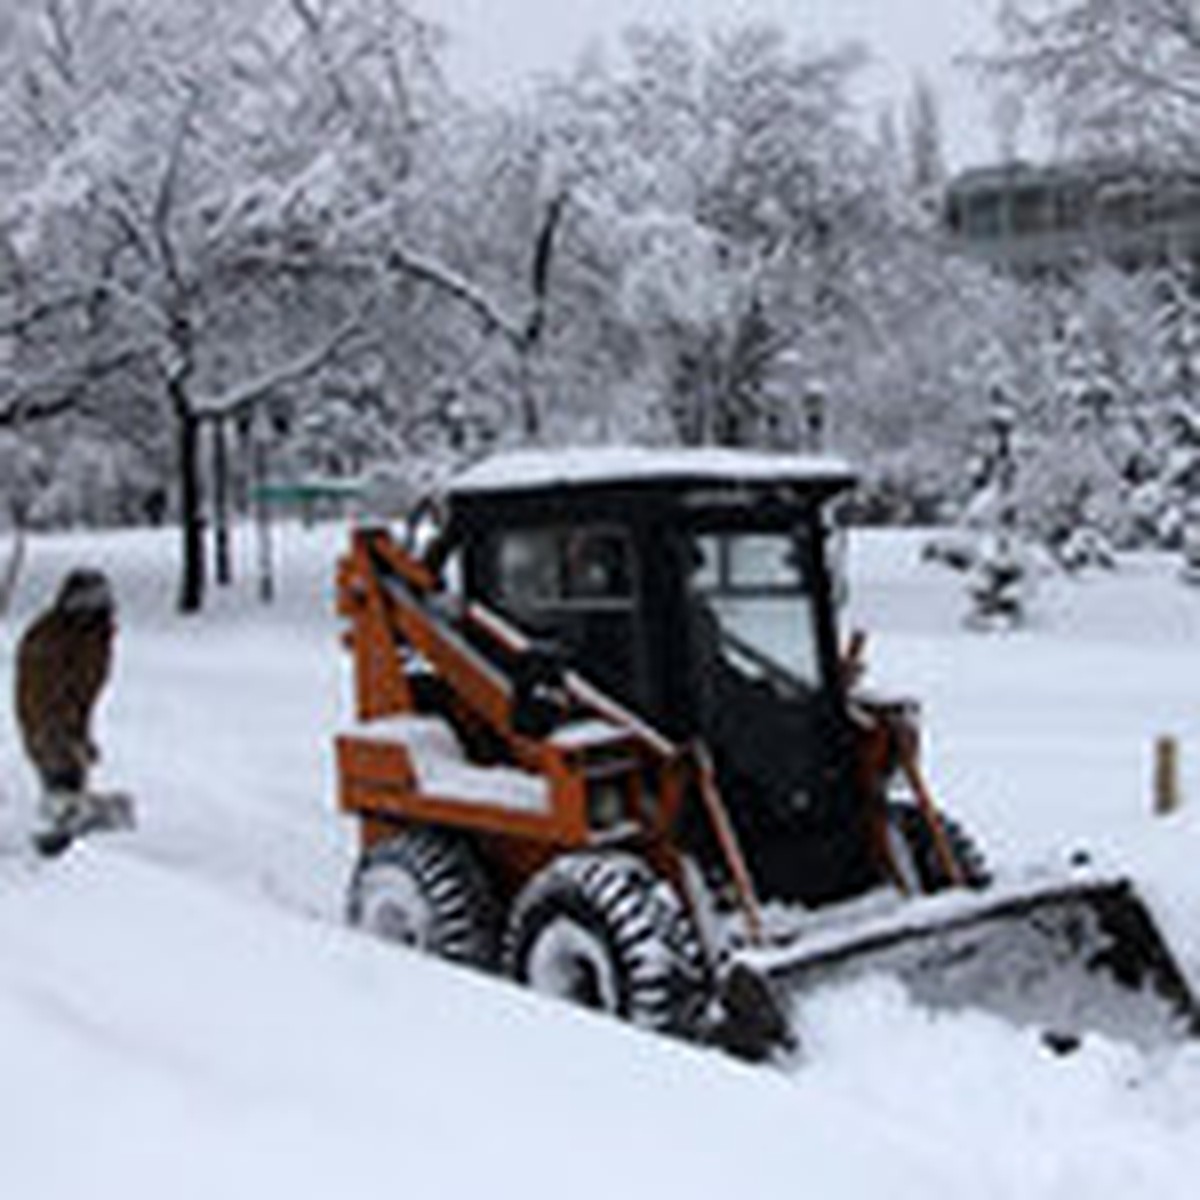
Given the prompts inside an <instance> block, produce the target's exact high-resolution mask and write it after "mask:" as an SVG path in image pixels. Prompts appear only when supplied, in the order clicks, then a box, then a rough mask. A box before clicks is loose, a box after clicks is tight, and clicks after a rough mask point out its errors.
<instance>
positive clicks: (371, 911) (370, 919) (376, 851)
mask: <svg viewBox="0 0 1200 1200" xmlns="http://www.w3.org/2000/svg"><path fill="white" fill-rule="evenodd" d="M348 909H349V917H350V922H351V924H353V925H355V926H357V927H359V928H361V929H364V930H366V931H367V932H368V933H372V934H374V935H375V936H377V937H380V938H383V939H384V940H385V941H390V942H396V943H398V944H400V945H404V946H409V947H411V948H413V949H416V950H423V951H425V952H427V953H430V954H434V955H437V956H438V957H439V958H445V959H449V960H450V961H451V962H458V963H465V964H467V965H469V966H475V967H484V968H492V967H494V966H495V965H496V961H497V959H498V957H499V953H498V951H499V945H498V943H499V936H498V932H497V921H496V919H495V912H496V906H495V900H494V897H493V894H492V889H491V886H490V883H489V881H488V879H487V876H486V875H485V873H484V870H483V868H482V866H481V865H480V863H479V861H478V859H477V857H476V855H475V854H474V852H473V851H472V849H471V846H470V845H469V844H468V843H467V842H466V841H464V840H463V839H462V838H458V837H455V836H454V835H453V834H450V833H446V832H444V831H442V830H440V829H431V828H426V827H422V826H415V827H413V828H410V829H405V830H402V831H401V832H399V833H397V834H396V836H395V837H392V838H389V839H388V840H387V841H385V842H380V843H379V844H378V845H376V846H373V847H371V849H370V850H368V851H366V852H365V853H364V854H363V856H362V859H361V860H360V861H359V864H358V867H357V869H356V870H355V872H354V877H353V879H352V880H351V884H350V898H349V905H348Z"/></svg>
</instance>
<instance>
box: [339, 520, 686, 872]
mask: <svg viewBox="0 0 1200 1200" xmlns="http://www.w3.org/2000/svg"><path fill="white" fill-rule="evenodd" d="M338 611H339V614H340V615H341V616H342V617H343V618H345V619H346V620H347V621H348V622H349V627H348V629H347V631H346V633H345V635H344V641H345V644H346V646H347V648H348V649H349V650H350V652H351V655H352V657H353V664H354V680H355V707H356V712H357V717H358V719H359V721H360V722H361V723H362V728H361V730H356V731H354V732H349V733H345V734H343V735H342V736H340V737H339V738H338V739H337V748H336V753H337V767H338V781H339V799H340V804H341V807H342V809H343V810H344V811H346V812H348V813H352V814H354V815H356V816H357V817H358V818H359V819H360V832H361V839H362V842H363V844H364V846H369V845H372V844H374V843H376V842H378V841H380V840H382V839H384V838H387V837H389V836H392V835H393V834H394V832H395V830H396V828H397V826H398V825H403V824H406V823H410V822H420V823H432V824H440V825H445V826H450V827H452V828H456V829H464V830H469V831H471V832H472V834H474V835H476V836H477V837H478V839H479V841H480V844H481V845H482V846H483V847H484V849H485V851H486V854H487V857H488V858H489V860H490V861H491V862H492V864H493V866H494V867H495V869H496V870H497V872H498V873H499V874H500V875H501V876H502V877H503V878H504V879H506V880H507V881H508V882H509V884H510V886H512V887H517V886H519V885H520V884H521V883H522V882H524V880H525V878H527V877H528V876H529V874H531V873H532V872H533V871H536V870H537V869H539V868H540V867H541V866H542V865H544V864H545V863H546V862H547V861H548V860H549V859H551V858H553V857H554V856H555V855H556V854H558V853H561V852H562V851H563V850H572V849H582V848H585V847H588V846H595V845H598V844H604V845H608V844H612V843H614V842H623V843H628V844H631V845H632V844H636V845H637V847H638V852H639V853H641V854H643V856H644V857H646V858H647V860H648V861H650V862H651V864H652V865H653V866H654V867H655V868H656V869H657V870H659V871H661V872H662V874H663V875H664V876H665V877H666V878H668V879H669V880H671V881H672V882H673V883H674V884H675V885H676V886H677V887H679V888H681V889H682V888H683V887H684V872H683V868H682V863H681V862H680V860H679V856H678V852H677V851H676V850H675V848H674V843H673V839H672V836H671V834H672V831H673V829H674V826H675V823H676V819H677V817H678V815H679V812H680V810H681V808H682V806H683V803H684V800H685V798H686V795H687V792H688V790H689V788H691V787H692V786H694V785H695V784H696V782H697V780H698V775H697V767H696V764H695V763H694V761H693V756H692V755H691V754H690V753H689V752H688V751H687V750H685V749H683V748H680V747H677V746H676V745H675V744H674V743H672V742H670V741H668V740H667V739H665V738H663V737H662V736H661V735H659V734H658V733H657V732H656V731H655V730H654V729H652V728H651V727H650V726H648V725H647V724H646V723H645V722H643V721H641V719H640V718H638V717H637V716H636V715H635V714H633V713H631V712H629V711H628V710H626V709H624V708H623V707H622V706H620V705H618V704H617V703H616V702H615V701H613V700H612V699H611V698H609V697H607V696H606V695H605V694H604V693H602V692H600V691H599V690H598V689H595V688H593V687H592V686H591V685H589V684H588V683H587V681H586V680H584V679H582V678H581V677H579V676H577V675H574V674H568V676H567V679H566V689H567V693H568V695H569V697H570V701H571V705H572V716H573V717H575V716H577V717H578V718H579V719H581V720H588V719H592V720H596V719H598V720H600V721H602V722H604V723H605V724H606V725H607V726H608V727H609V730H608V732H607V733H605V732H604V731H603V730H602V729H601V730H598V731H597V732H596V734H595V735H594V736H590V737H589V736H584V737H580V738H573V739H569V740H568V739H564V740H562V741H556V740H555V738H554V737H553V736H551V737H549V738H531V737H528V736H526V735H524V734H521V733H519V732H518V731H517V730H516V729H515V728H514V725H513V717H514V694H513V687H512V684H511V681H510V679H509V678H508V676H507V675H506V674H505V673H504V671H503V669H501V667H499V666H498V665H497V662H506V661H512V660H513V659H514V658H515V657H516V656H518V655H520V654H521V653H522V652H523V651H524V650H525V649H527V647H528V643H527V641H526V639H525V638H524V636H523V635H522V634H521V633H520V632H519V631H518V630H516V629H515V628H514V627H512V626H511V625H510V624H509V623H508V622H506V621H505V620H504V619H503V618H502V617H500V616H499V615H498V614H496V613H494V612H492V611H490V610H488V609H487V608H485V607H484V606H482V605H479V604H470V605H465V606H464V605H462V604H459V603H457V602H456V601H455V600H454V599H453V598H451V597H449V596H447V595H446V594H445V593H444V591H443V589H442V585H441V581H440V580H439V578H438V577H437V576H436V575H435V573H434V572H433V571H432V570H430V568H429V567H428V565H427V564H425V563H424V562H422V561H421V560H419V559H418V558H416V557H414V556H413V555H412V554H410V553H409V552H408V551H406V550H405V549H404V548H403V547H402V546H400V545H399V544H397V543H396V542H395V541H394V540H393V539H392V538H391V537H390V535H389V534H388V533H387V532H386V531H383V530H362V531H359V532H357V533H356V534H355V535H354V539H353V542H352V544H351V547H350V551H349V553H348V554H347V555H346V556H345V557H344V558H343V559H342V560H341V562H340V564H339V570H338ZM418 662H419V663H421V664H424V666H425V669H430V668H431V669H432V671H433V673H434V675H435V676H436V677H437V678H439V679H440V680H441V681H442V682H443V683H444V684H445V688H444V694H443V695H442V697H441V700H440V703H441V704H442V706H443V707H442V711H441V712H440V713H439V715H441V716H443V717H446V718H448V719H449V720H450V722H451V723H452V724H453V725H454V726H455V727H456V729H457V730H458V732H459V733H460V735H461V736H462V739H463V741H464V743H465V744H467V745H468V746H474V745H483V746H485V747H486V748H487V750H486V759H484V758H481V759H480V760H479V764H478V765H484V766H487V765H495V766H506V767H512V768H516V769H518V770H524V771H528V772H530V773H531V774H534V775H536V776H538V777H539V778H540V779H542V780H544V781H545V784H546V790H547V800H548V802H547V805H546V808H545V810H544V811H543V812H527V811H521V810H514V809H512V808H506V807H504V806H502V805H499V804H496V805H490V804H486V803H480V802H479V801H478V800H475V799H470V798H467V797H462V796H453V795H431V794H429V793H428V792H426V791H424V790H422V788H421V786H420V784H419V780H418V774H417V771H416V770H415V768H414V764H413V762H412V760H411V756H410V754H409V752H408V751H407V749H406V748H405V746H404V745H403V744H402V743H400V742H398V741H394V740H392V741H390V740H388V739H387V738H386V737H384V736H381V735H380V734H378V733H373V731H372V729H371V724H372V722H376V721H379V720H381V719H383V718H387V717H390V716H397V715H406V714H415V713H416V712H417V711H418V697H417V695H416V689H415V688H414V684H413V678H412V675H413V670H414V667H415V665H416V664H417V663H418ZM470 757H471V758H472V760H473V761H474V759H475V756H474V755H470ZM600 784H603V785H604V786H605V787H608V788H617V789H619V791H620V794H621V796H622V798H623V807H624V811H625V813H626V816H627V818H628V819H627V820H626V821H624V822H622V823H620V824H618V825H617V826H616V827H615V828H608V829H602V830H594V829H593V828H592V826H591V823H590V821H589V812H588V797H589V793H590V792H591V790H592V789H593V788H594V787H596V786H598V785H600Z"/></svg>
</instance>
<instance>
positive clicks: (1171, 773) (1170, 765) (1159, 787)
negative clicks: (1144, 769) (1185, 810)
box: [1154, 737, 1183, 817]
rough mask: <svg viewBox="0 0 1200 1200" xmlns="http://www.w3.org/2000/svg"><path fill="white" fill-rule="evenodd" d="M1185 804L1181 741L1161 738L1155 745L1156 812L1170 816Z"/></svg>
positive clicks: (1162, 815) (1172, 738)
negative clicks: (1180, 755) (1181, 780)
mask: <svg viewBox="0 0 1200 1200" xmlns="http://www.w3.org/2000/svg"><path fill="white" fill-rule="evenodd" d="M1182 804H1183V797H1182V795H1181V794H1180V790H1179V739H1178V738H1174V737H1160V738H1159V739H1158V741H1156V742H1155V743H1154V812H1155V815H1157V816H1160V817H1167V816H1170V815H1171V813H1173V812H1177V811H1178V810H1179V808H1180V806H1181V805H1182Z"/></svg>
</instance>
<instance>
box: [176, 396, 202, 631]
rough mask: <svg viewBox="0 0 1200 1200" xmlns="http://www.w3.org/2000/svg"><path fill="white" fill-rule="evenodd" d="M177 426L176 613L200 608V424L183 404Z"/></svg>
mask: <svg viewBox="0 0 1200 1200" xmlns="http://www.w3.org/2000/svg"><path fill="white" fill-rule="evenodd" d="M175 414H176V416H175V419H176V422H177V424H178V431H177V432H178V439H179V440H178V454H179V461H178V463H177V464H176V470H177V471H178V473H179V527H180V532H181V534H182V537H183V541H182V546H181V549H182V551H183V563H182V572H181V575H180V581H179V611H180V612H181V613H196V612H199V611H200V610H201V608H203V607H204V510H203V496H202V494H201V487H200V422H199V421H198V420H197V419H196V415H195V413H193V412H192V410H191V407H190V406H189V405H187V404H177V405H176V406H175Z"/></svg>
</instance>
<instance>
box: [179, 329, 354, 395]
mask: <svg viewBox="0 0 1200 1200" xmlns="http://www.w3.org/2000/svg"><path fill="white" fill-rule="evenodd" d="M369 308H370V305H367V306H366V307H364V309H363V310H361V311H360V312H358V313H356V314H355V315H354V316H353V317H351V318H350V319H349V320H348V321H346V323H345V324H344V325H342V326H341V327H340V328H339V329H338V330H337V331H336V332H335V333H334V334H333V336H332V337H331V338H330V339H329V340H328V341H327V342H325V343H324V344H323V345H322V346H319V347H317V349H315V350H313V351H311V352H310V353H308V354H306V355H303V356H302V357H301V358H298V359H295V360H294V361H292V362H290V363H287V364H284V365H283V366H280V367H277V368H275V369H274V370H272V371H268V372H266V373H264V374H263V375H260V376H259V377H258V378H257V379H254V380H251V381H250V382H249V383H245V384H242V385H241V386H240V387H238V388H235V389H234V390H233V391H231V392H228V393H226V394H225V395H224V396H217V397H214V398H213V399H211V400H207V401H204V402H202V403H199V404H197V406H196V412H197V415H198V416H200V417H203V418H213V417H230V416H236V415H238V414H241V413H245V412H248V411H250V410H252V409H254V408H255V407H256V406H257V405H259V404H261V403H262V402H263V401H264V400H267V399H268V398H269V397H270V396H271V395H273V394H274V393H275V392H277V391H278V390H279V389H280V388H282V387H286V386H287V385H288V384H291V383H298V382H300V381H301V380H304V379H307V378H308V377H309V376H311V375H315V374H316V373H317V372H318V371H320V370H321V369H322V368H323V367H325V366H327V365H328V364H329V363H330V362H332V361H333V360H334V359H335V358H336V357H337V356H338V354H340V353H341V351H342V350H343V349H344V348H345V346H346V345H347V343H349V342H350V341H352V340H353V339H354V338H355V337H357V336H358V335H359V334H361V333H362V331H363V328H364V325H365V320H366V316H367V312H368V309H369Z"/></svg>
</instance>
